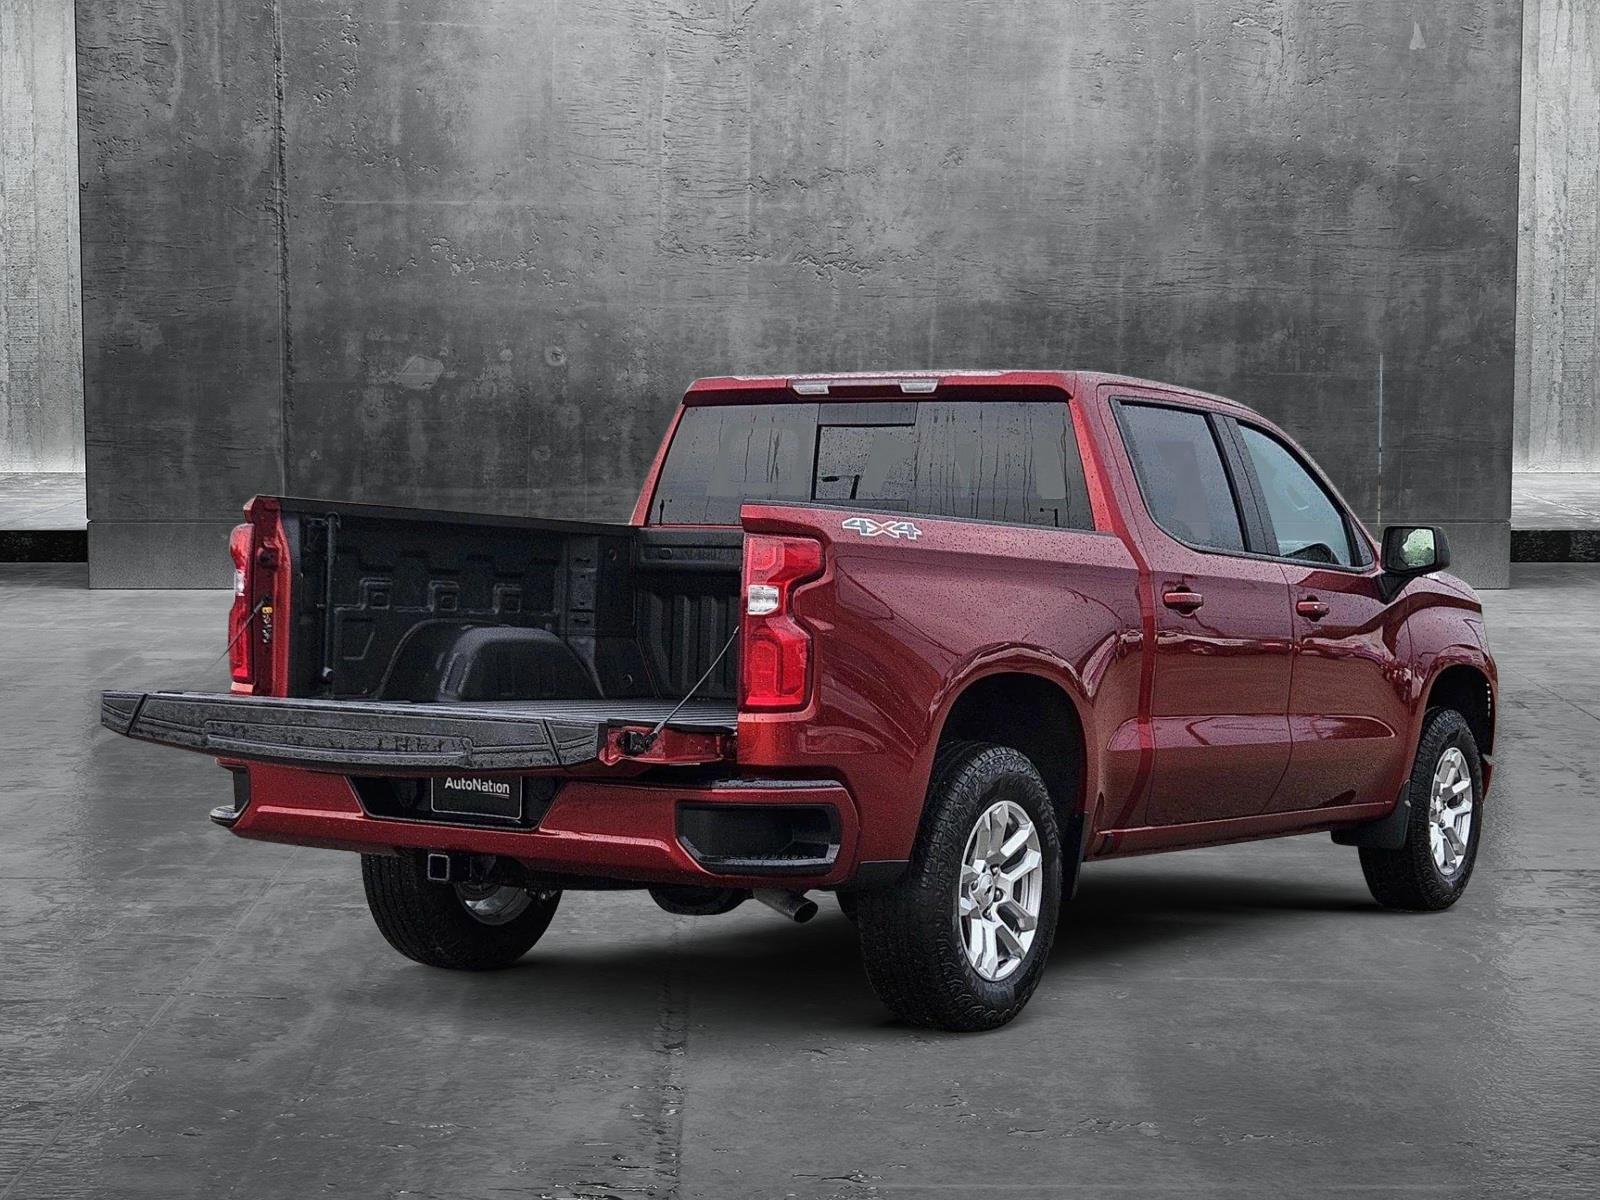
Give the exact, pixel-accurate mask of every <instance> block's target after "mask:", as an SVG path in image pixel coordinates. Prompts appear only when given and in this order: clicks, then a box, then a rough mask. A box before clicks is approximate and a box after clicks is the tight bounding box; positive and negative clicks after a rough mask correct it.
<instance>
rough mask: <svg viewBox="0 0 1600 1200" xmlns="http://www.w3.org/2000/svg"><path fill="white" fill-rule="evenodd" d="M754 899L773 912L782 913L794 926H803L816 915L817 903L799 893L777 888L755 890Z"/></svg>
mask: <svg viewBox="0 0 1600 1200" xmlns="http://www.w3.org/2000/svg"><path fill="white" fill-rule="evenodd" d="M754 895H755V898H756V899H757V900H759V901H761V903H763V904H765V905H766V906H767V907H768V908H770V909H772V911H773V912H777V913H782V914H783V915H784V916H786V917H788V918H789V919H790V920H791V921H793V922H794V923H795V924H796V925H804V924H805V923H806V922H807V921H809V920H811V918H812V917H814V916H816V915H817V902H816V901H815V900H810V899H807V898H806V896H805V895H804V894H802V893H800V892H786V891H782V890H780V889H777V888H757V889H756V890H755V892H754Z"/></svg>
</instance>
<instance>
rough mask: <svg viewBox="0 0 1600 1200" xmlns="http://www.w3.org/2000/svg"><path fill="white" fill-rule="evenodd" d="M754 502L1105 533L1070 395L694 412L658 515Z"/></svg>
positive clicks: (710, 515)
mask: <svg viewBox="0 0 1600 1200" xmlns="http://www.w3.org/2000/svg"><path fill="white" fill-rule="evenodd" d="M746 500H776V501H786V502H790V503H809V502H816V503H820V504H829V505H839V506H859V507H861V508H866V509H876V510H883V511H888V512H904V513H915V514H918V515H922V516H939V517H968V518H974V519H978V520H985V521H998V522H1005V523H1011V524H1019V525H1045V526H1051V527H1055V528H1060V529H1093V528H1094V518H1093V516H1092V514H1091V512H1090V509H1089V493H1088V489H1087V487H1086V486H1085V484H1084V479H1083V463H1082V461H1081V459H1080V458H1079V457H1078V445H1077V439H1076V438H1075V437H1074V436H1073V433H1072V422H1071V420H1070V418H1069V414H1068V411H1067V404H1066V401H1065V400H1064V399H1062V398H1060V397H1059V396H1058V397H1056V398H1054V399H1052V400H1039V401H1032V400H1029V401H1016V402H1012V401H979V400H955V401H920V402H917V403H907V402H902V401H893V400H890V401H881V402H855V403H852V402H829V403H822V404H719V405H700V406H694V407H691V408H687V409H685V410H684V413H683V419H682V420H681V421H680V422H679V424H678V431H677V434H676V435H675V436H674V437H673V439H672V445H671V446H670V447H669V448H668V450H667V459H666V462H665V463H664V464H663V465H662V469H661V478H660V481H659V482H658V483H657V485H656V492H655V496H654V497H653V498H652V500H651V504H650V520H651V521H652V522H653V523H655V524H664V525H737V524H738V523H739V506H740V504H742V503H743V502H744V501H746Z"/></svg>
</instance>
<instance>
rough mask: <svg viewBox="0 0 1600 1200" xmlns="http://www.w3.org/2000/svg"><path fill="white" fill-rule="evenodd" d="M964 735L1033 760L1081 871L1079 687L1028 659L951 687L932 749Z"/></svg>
mask: <svg viewBox="0 0 1600 1200" xmlns="http://www.w3.org/2000/svg"><path fill="white" fill-rule="evenodd" d="M957 740H959V741H973V742H991V743H993V744H995V745H1000V746H1009V747H1011V748H1012V749H1014V750H1017V751H1019V752H1020V753H1021V754H1023V755H1025V756H1026V757H1027V758H1028V760H1029V761H1030V762H1032V763H1033V765H1034V767H1035V768H1036V769H1037V770H1038V772H1039V775H1040V777H1041V778H1042V779H1043V780H1044V785H1045V788H1046V790H1048V791H1049V793H1050V799H1051V803H1052V805H1053V807H1054V809H1055V813H1056V823H1057V826H1058V827H1059V829H1060V831H1061V837H1062V843H1063V845H1062V849H1063V850H1064V852H1065V858H1066V863H1065V864H1064V865H1066V866H1067V867H1068V868H1069V869H1072V870H1075V867H1074V866H1073V864H1074V860H1076V859H1078V858H1080V857H1081V848H1082V841H1083V835H1084V832H1085V825H1086V824H1087V821H1086V809H1087V797H1088V796H1089V795H1091V794H1092V793H1091V790H1090V783H1091V779H1090V776H1091V764H1090V761H1089V753H1088V748H1089V742H1088V726H1087V724H1086V722H1085V719H1084V713H1083V710H1082V707H1081V704H1080V700H1079V698H1078V697H1077V696H1075V695H1074V689H1073V687H1072V686H1071V685H1070V684H1067V683H1064V682H1063V681H1062V680H1061V679H1059V678H1057V677H1056V676H1055V675H1054V673H1046V672H1045V671H1042V670H1039V669H1037V667H1032V668H1031V669H1030V667H1029V666H1022V665H1011V666H1002V667H996V668H995V669H992V670H989V671H985V672H982V673H980V674H975V675H972V676H969V677H968V678H966V679H964V680H963V681H962V682H961V684H960V686H959V687H958V688H955V689H952V692H951V694H950V696H949V697H948V699H947V701H946V703H945V706H944V712H943V716H942V718H941V720H940V722H939V727H938V736H937V737H936V738H935V739H934V740H933V745H932V747H931V751H932V753H934V754H937V752H938V748H939V747H940V746H942V745H944V744H945V743H947V742H949V741H957ZM1074 838H1076V839H1077V842H1078V844H1077V845H1073V844H1072V841H1073V839H1074ZM1063 883H1064V884H1068V883H1070V879H1064V880H1063Z"/></svg>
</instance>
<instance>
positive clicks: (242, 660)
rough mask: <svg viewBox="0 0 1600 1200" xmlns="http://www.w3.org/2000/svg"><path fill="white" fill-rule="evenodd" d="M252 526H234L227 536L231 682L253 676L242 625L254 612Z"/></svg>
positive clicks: (250, 647) (251, 656)
mask: <svg viewBox="0 0 1600 1200" xmlns="http://www.w3.org/2000/svg"><path fill="white" fill-rule="evenodd" d="M254 549H255V526H253V525H235V526H234V527H233V532H232V533H231V534H230V535H229V536H228V553H229V554H231V555H233V609H232V610H231V611H230V612H229V613H228V669H229V671H230V672H231V673H232V675H233V682H234V683H236V684H237V683H251V682H253V681H254V679H255V667H254V661H253V660H254V657H255V656H254V654H253V653H252V650H253V648H254V647H253V644H252V642H251V639H250V633H249V631H248V630H247V629H246V628H245V626H246V625H248V624H249V623H250V616H251V613H252V612H254V611H255V587H254V586H253V584H254V582H255V579H254V574H255V573H254V570H253V567H254V563H253V562H252V560H253V559H254V557H255V555H254V554H253V553H252V552H253V551H254Z"/></svg>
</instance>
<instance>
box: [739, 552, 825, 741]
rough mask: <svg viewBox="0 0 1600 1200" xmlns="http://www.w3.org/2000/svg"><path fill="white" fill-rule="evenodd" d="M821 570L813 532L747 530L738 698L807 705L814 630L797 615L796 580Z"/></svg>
mask: <svg viewBox="0 0 1600 1200" xmlns="http://www.w3.org/2000/svg"><path fill="white" fill-rule="evenodd" d="M821 573H822V544H821V543H820V542H816V541H813V540H812V539H811V538H802V537H772V536H768V535H765V534H748V535H746V537H745V539H744V637H743V639H742V645H741V647H740V654H739V662H740V675H741V680H740V685H741V686H740V691H741V692H742V696H741V700H740V703H741V705H742V706H743V707H744V708H751V709H762V710H766V711H781V710H784V709H796V708H804V707H805V706H806V701H807V699H808V698H809V696H810V693H811V635H810V634H809V633H807V632H806V631H805V629H803V628H802V627H801V626H800V624H799V623H798V622H797V621H796V620H795V619H794V615H793V607H792V604H791V600H792V597H793V593H794V589H795V587H796V586H797V585H799V584H801V583H804V582H805V581H806V580H808V579H812V578H815V577H816V576H818V575H820V574H821Z"/></svg>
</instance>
